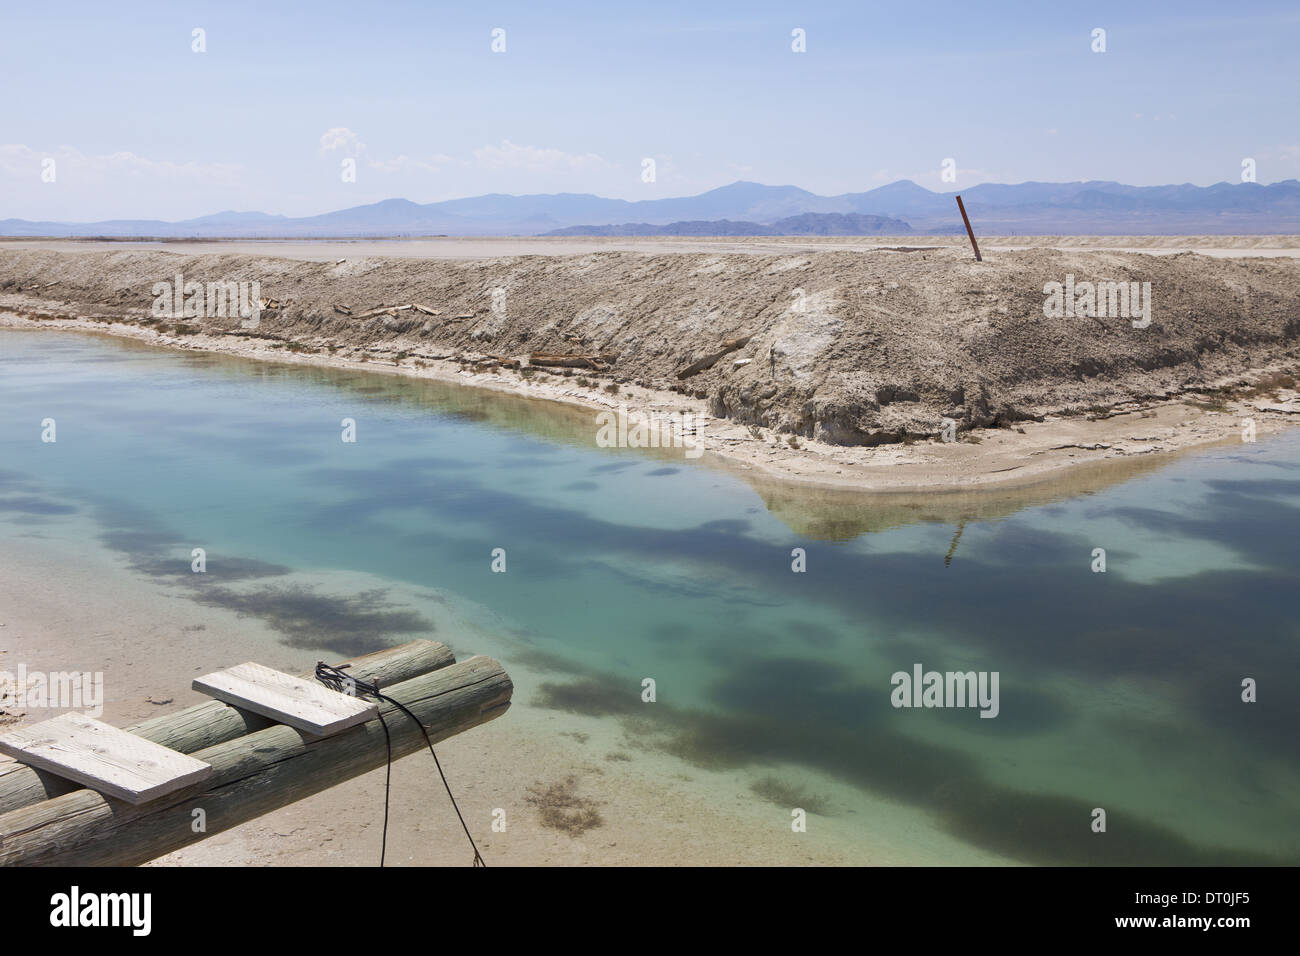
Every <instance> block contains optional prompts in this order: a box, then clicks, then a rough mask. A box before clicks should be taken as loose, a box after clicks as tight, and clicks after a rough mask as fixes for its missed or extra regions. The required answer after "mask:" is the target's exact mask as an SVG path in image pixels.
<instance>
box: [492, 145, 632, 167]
mask: <svg viewBox="0 0 1300 956" xmlns="http://www.w3.org/2000/svg"><path fill="white" fill-rule="evenodd" d="M474 159H475V161H476V162H477V163H478V165H479V167H480V168H482V169H532V170H586V171H591V170H598V169H612V168H614V164H612V163H610V162H607V161H606V160H605V159H604V158H603V157H601V156H598V155H596V154H595V153H566V152H564V151H563V150H560V149H543V148H539V147H537V146H520V145H518V144H516V143H512V142H510V140H508V139H503V140H502V141H501V145H500V146H480V147H479V148H478V149H476V150H474Z"/></svg>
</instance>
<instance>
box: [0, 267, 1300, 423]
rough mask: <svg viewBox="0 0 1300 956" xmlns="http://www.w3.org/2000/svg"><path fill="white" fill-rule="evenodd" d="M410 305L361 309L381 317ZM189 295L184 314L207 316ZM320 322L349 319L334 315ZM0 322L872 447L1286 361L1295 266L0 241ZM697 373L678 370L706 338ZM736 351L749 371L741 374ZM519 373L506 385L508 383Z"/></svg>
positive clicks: (1297, 311)
mask: <svg viewBox="0 0 1300 956" xmlns="http://www.w3.org/2000/svg"><path fill="white" fill-rule="evenodd" d="M178 274H181V275H183V276H184V281H185V282H186V283H190V282H197V283H203V284H205V287H206V284H207V283H216V282H240V281H246V282H252V281H256V282H258V283H259V285H260V293H261V297H262V298H264V299H268V300H272V302H273V305H272V307H270V308H268V309H266V310H264V311H263V312H262V313H261V316H260V325H259V327H258V328H257V329H256V330H255V331H246V330H242V329H241V328H240V319H239V317H238V316H228V317H209V316H207V315H203V314H198V315H188V316H184V317H181V318H179V319H177V318H172V317H167V318H163V319H157V318H155V317H154V316H153V315H152V309H153V305H154V302H155V298H156V295H157V294H156V292H155V286H156V284H158V283H174V282H175V279H176V276H177V275H178ZM1067 276H1073V282H1074V283H1076V284H1079V283H1083V282H1093V283H1099V282H1107V281H1113V282H1127V283H1133V282H1137V283H1144V282H1147V283H1150V288H1151V304H1152V314H1151V316H1150V324H1149V326H1148V327H1146V328H1134V327H1133V321H1132V320H1131V319H1130V318H1127V317H1106V318H1098V317H1095V316H1079V317H1068V316H1062V317H1060V318H1049V317H1046V316H1045V315H1044V308H1043V307H1044V300H1045V299H1046V298H1047V296H1046V295H1045V293H1044V291H1043V290H1044V285H1045V284H1046V283H1048V282H1059V283H1065V282H1066V281H1067ZM410 303H416V304H420V305H423V306H425V307H427V308H429V309H431V310H433V311H435V312H437V313H439V314H437V315H430V314H426V313H425V312H421V311H418V310H416V309H406V310H402V311H396V312H394V313H391V314H380V315H372V316H370V317H365V318H363V317H360V316H359V313H362V312H365V311H368V310H373V309H376V308H378V307H380V306H388V305H404V304H410ZM206 304H207V303H205V305H206ZM336 307H343V308H345V309H348V310H350V311H351V312H352V313H353V314H351V315H347V314H343V313H342V312H340V311H339V310H338V309H336ZM0 308H2V309H5V310H9V311H15V312H22V313H26V314H29V315H36V316H38V317H40V316H51V317H53V316H58V317H63V316H82V317H95V318H100V319H102V320H107V321H111V322H125V323H133V324H143V325H144V326H145V327H154V328H158V327H160V326H161V327H164V328H165V329H166V330H169V331H171V332H173V333H175V332H178V331H179V332H182V333H185V332H193V331H202V332H207V333H228V334H238V335H247V336H258V337H269V338H273V339H276V340H279V341H280V342H282V343H285V346H286V347H287V348H290V349H293V350H326V349H329V350H331V351H335V352H337V354H339V355H347V354H349V353H351V352H353V351H354V350H359V351H365V352H367V353H368V354H374V355H387V356H390V357H391V356H398V355H402V356H410V357H413V358H416V359H418V358H421V357H426V358H438V359H448V358H450V359H452V360H461V361H466V362H475V361H477V360H481V359H482V358H483V357H484V356H496V357H500V358H507V359H512V358H526V357H527V356H528V355H529V354H530V353H535V352H545V353H584V354H597V353H599V354H607V355H609V356H611V360H610V364H609V367H608V369H605V370H601V371H596V372H593V371H590V370H579V371H578V372H577V373H576V374H579V375H583V376H587V377H589V378H591V379H593V380H597V381H603V380H606V379H609V380H613V381H618V382H623V383H626V382H632V383H636V384H638V385H642V386H645V387H649V388H655V389H673V390H677V391H680V392H682V393H684V394H687V395H690V396H692V397H693V398H699V399H706V400H707V401H708V402H709V404H710V406H711V408H712V409H713V411H714V413H715V414H717V415H719V416H725V417H729V418H732V419H734V420H736V421H739V422H743V423H752V424H755V425H759V426H763V427H767V428H771V429H775V430H777V431H781V432H790V433H794V434H797V435H803V436H807V437H810V438H815V439H818V440H820V441H824V442H830V443H833V444H868V445H871V444H877V443H881V442H889V441H898V440H903V439H910V438H911V437H919V436H935V435H937V434H938V433H939V432H940V430H941V429H942V427H943V420H944V419H945V418H950V419H953V420H955V421H957V422H958V423H959V428H961V429H967V428H978V427H988V426H998V425H1007V424H1011V423H1014V422H1018V421H1024V420H1030V419H1035V420H1037V419H1041V418H1042V417H1044V416H1046V415H1058V414H1071V413H1076V412H1083V411H1088V410H1096V409H1099V408H1102V407H1110V406H1114V405H1117V404H1120V403H1124V402H1128V401H1133V400H1147V399H1152V398H1161V397H1168V396H1171V395H1177V394H1180V393H1182V392H1184V391H1188V390H1192V389H1204V388H1207V387H1212V386H1215V385H1221V384H1224V383H1225V382H1228V383H1232V382H1236V383H1237V384H1248V383H1249V382H1250V381H1251V380H1252V373H1254V372H1257V371H1258V370H1260V369H1278V368H1281V369H1290V370H1295V369H1296V368H1297V366H1298V364H1300V262H1296V261H1295V260H1291V259H1258V258H1254V259H1217V258H1207V257H1203V256H1198V255H1195V254H1190V253H1188V254H1181V255H1160V256H1152V255H1145V254H1140V253H1120V252H1089V251H1082V250H1077V249H1070V250H1056V249H1032V250H1020V251H1007V252H998V253H996V254H993V255H991V256H989V257H988V259H987V260H986V261H985V262H982V263H979V262H974V261H972V260H971V258H970V256H969V254H968V253H967V252H964V251H961V250H959V249H933V250H918V251H890V250H878V251H873V252H868V253H856V252H819V253H798V254H794V255H749V254H719V255H708V254H689V255H688V254H666V255H642V254H633V253H597V254H590V255H581V256H546V257H543V256H523V257H508V258H496V259H488V260H478V261H470V262H457V261H440V260H430V259H400V258H349V259H345V260H342V261H339V262H336V263H335V262H330V263H322V262H308V261H301V260H292V259H280V258H270V257H263V256H252V255H232V254H213V255H176V254H172V253H166V252H156V251H140V250H128V251H121V252H107V253H101V252H95V253H76V252H72V253H68V252H53V251H47V250H33V249H21V250H14V251H3V250H0ZM744 336H751V338H750V339H749V341H748V343H747V344H746V345H745V346H744V347H742V348H739V349H737V350H735V351H732V352H730V353H728V354H727V355H725V356H723V357H722V358H721V359H719V360H718V361H717V362H716V363H715V364H713V365H712V367H710V368H708V369H706V370H704V371H701V372H699V373H698V374H696V375H693V376H691V377H689V378H686V379H683V380H679V379H678V377H677V376H678V373H679V372H681V371H682V370H684V369H686V368H688V367H689V366H691V365H692V363H696V362H698V361H699V360H700V359H702V358H704V357H706V356H709V355H710V354H712V353H715V352H717V351H718V350H719V349H720V348H721V346H722V344H723V343H724V342H726V341H728V340H734V339H736V338H740V337H744ZM746 359H748V360H749V361H748V362H744V361H743V360H746ZM524 374H527V372H526V370H525V372H524Z"/></svg>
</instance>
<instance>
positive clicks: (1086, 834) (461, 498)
mask: <svg viewBox="0 0 1300 956" xmlns="http://www.w3.org/2000/svg"><path fill="white" fill-rule="evenodd" d="M344 418H351V419H354V420H355V422H356V441H355V442H354V443H347V442H344V441H342V440H341V433H342V428H341V425H340V423H341V420H342V419H344ZM44 419H54V420H55V423H56V428H57V441H56V442H54V443H46V442H42V441H41V431H42V421H43V420H44ZM595 433H596V428H595V423H594V417H593V416H592V415H590V414H589V413H585V412H579V411H575V410H572V409H564V408H558V407H556V406H543V405H540V404H538V403H532V402H528V401H526V400H522V399H517V398H512V397H504V396H494V395H492V394H490V393H487V392H484V391H482V390H477V389H470V388H459V387H456V386H450V385H442V384H433V383H428V382H419V381H412V380H409V379H401V378H397V377H394V376H386V375H378V374H367V373H361V372H344V371H336V370H328V369H313V368H310V367H302V366H290V365H275V364H268V363H257V362H250V361H242V360H235V359H227V358H222V357H217V356H211V355H203V354H200V353H178V352H168V351H162V350H155V349H150V348H146V347H143V346H138V345H135V344H131V343H125V342H122V341H117V340H110V339H107V338H100V337H95V336H83V335H73V334H68V333H63V332H6V331H0V537H8V536H11V535H17V534H28V535H30V534H33V533H40V532H41V529H42V527H43V526H46V525H49V524H52V523H56V522H78V521H80V522H85V526H86V534H87V536H88V538H89V539H90V541H91V542H93V546H95V547H106V548H109V549H112V550H113V551H115V552H118V553H120V554H123V555H125V556H127V557H128V559H129V560H130V561H131V562H132V564H133V566H134V567H135V568H136V569H137V570H138V571H139V573H140V574H142V575H147V576H150V577H152V578H155V579H159V580H162V581H164V582H167V583H169V584H174V586H176V587H182V588H187V589H189V590H190V591H191V592H192V594H193V597H194V600H196V601H200V602H203V603H206V604H215V605H221V606H227V607H230V608H233V609H235V610H237V611H239V612H241V613H245V614H250V615H257V616H258V617H260V618H262V619H264V620H266V621H269V622H270V623H271V624H272V625H273V626H274V627H275V628H276V630H277V632H278V633H280V634H282V635H283V639H284V640H285V641H286V642H289V643H291V644H301V645H302V646H304V647H307V646H311V647H322V646H323V647H327V648H329V649H331V650H332V651H335V652H337V654H338V656H339V658H343V657H348V656H352V655H353V654H356V653H359V652H364V651H367V650H371V649H374V648H375V647H378V646H385V645H389V644H394V643H400V642H402V641H405V640H410V639H412V638H414V637H417V636H432V637H435V638H437V639H441V640H445V641H447V642H448V643H450V644H452V645H453V647H455V648H456V649H457V651H458V652H460V653H464V652H474V651H481V652H484V653H492V654H493V655H494V656H498V657H499V658H500V659H501V660H502V662H503V664H504V665H505V667H506V669H507V671H509V670H510V669H511V663H512V658H513V659H515V660H517V661H518V662H527V663H528V664H529V666H533V667H540V668H542V669H544V670H545V671H546V672H547V673H548V675H549V676H548V679H547V680H546V681H545V682H544V683H542V684H541V685H540V686H539V688H538V689H537V692H536V696H535V699H534V701H533V703H535V704H537V705H538V706H540V707H543V708H547V709H550V710H553V711H567V712H576V713H581V714H587V715H593V716H595V717H598V718H600V719H602V720H607V721H610V722H617V723H619V724H620V725H621V726H622V728H623V731H624V732H625V733H626V734H628V735H629V736H631V737H633V738H635V739H637V740H638V741H640V742H641V744H642V745H643V747H644V749H645V751H646V752H647V753H653V754H656V755H659V756H660V757H661V758H662V759H664V760H666V761H672V762H675V763H676V764H678V765H679V766H690V767H694V768H697V770H698V771H700V772H705V771H707V770H709V769H718V768H737V767H746V768H754V769H755V771H756V772H761V771H762V768H764V767H772V766H779V767H791V766H795V767H802V768H806V769H807V770H808V771H809V772H810V773H815V774H817V775H818V778H819V779H827V778H830V779H833V780H835V781H837V783H838V786H839V788H840V789H837V790H836V794H837V796H836V798H835V800H834V801H832V804H831V805H830V806H828V807H826V808H824V810H823V812H826V813H828V814H837V813H838V814H843V813H846V812H849V811H850V810H851V807H850V806H849V803H851V802H852V800H853V797H852V795H853V794H861V795H862V796H863V798H864V799H866V798H867V797H870V798H871V799H873V800H880V799H882V798H883V799H886V800H890V801H895V802H897V803H900V804H905V805H907V806H910V807H914V808H917V809H919V810H921V811H924V813H925V815H926V819H927V820H929V821H930V822H931V824H932V826H933V827H935V828H936V829H937V830H940V831H942V832H944V833H946V834H948V835H949V836H952V837H956V838H958V839H960V840H961V841H963V842H964V843H968V844H970V845H971V846H972V847H976V848H979V849H980V850H982V851H987V852H988V853H990V854H996V855H998V856H1001V857H1003V858H1009V859H1011V860H1014V861H1021V862H1030V863H1118V864H1128V863H1152V864H1157V863H1168V864H1202V863H1225V864H1235V863H1240V864H1253V863H1287V864H1292V865H1294V864H1296V863H1300V826H1298V825H1297V824H1298V822H1300V627H1298V625H1297V620H1298V617H1297V613H1296V609H1297V597H1298V596H1300V579H1298V576H1297V572H1296V559H1297V553H1298V551H1300V549H1298V548H1297V542H1298V541H1300V434H1297V433H1295V432H1292V433H1291V434H1288V435H1286V436H1283V437H1281V438H1277V439H1270V440H1264V441H1261V442H1259V443H1257V444H1241V445H1239V446H1233V447H1225V448H1218V449H1213V450H1209V451H1205V452H1201V453H1197V454H1194V455H1192V456H1188V457H1185V458H1182V459H1180V460H1178V461H1175V462H1173V463H1171V464H1170V465H1168V466H1167V467H1165V468H1162V469H1159V470H1155V471H1153V472H1151V473H1149V474H1146V475H1143V476H1140V477H1136V478H1132V479H1129V480H1126V481H1124V482H1122V483H1118V484H1114V485H1112V486H1110V487H1108V488H1104V489H1103V490H1100V491H1095V492H1093V493H1090V494H1086V495H1082V496H1077V497H1073V498H1071V497H1063V498H1062V499H1061V500H1056V501H1050V500H1049V501H1047V502H1046V503H1043V499H1042V498H1041V497H1040V498H1039V499H1037V501H1038V503H1035V504H1030V505H1027V506H1025V507H1019V508H1017V507H1008V508H1005V509H1003V510H1004V513H1000V514H995V515H992V516H983V517H981V516H978V515H976V516H973V517H970V518H969V519H967V520H965V521H964V522H958V521H953V520H946V519H945V520H942V521H935V520H927V515H926V510H925V508H923V507H922V508H918V509H916V510H915V518H913V519H906V520H904V519H898V520H892V519H891V520H890V521H884V522H881V525H880V529H879V530H874V531H870V532H863V533H856V532H854V531H853V530H852V529H850V530H848V531H845V530H844V528H843V527H842V526H837V527H839V530H838V531H837V532H836V533H834V534H827V535H826V536H821V535H819V534H817V533H814V532H811V531H809V530H808V529H809V527H812V525H809V524H806V523H800V522H788V521H787V520H786V518H785V517H783V512H782V511H781V510H776V511H773V510H769V507H768V506H767V504H765V499H764V498H763V497H762V496H760V494H759V493H758V491H756V490H755V488H754V487H752V486H751V485H750V484H747V483H746V482H745V481H743V480H741V479H740V478H738V477H734V476H733V475H732V474H730V473H728V472H725V471H722V470H720V469H717V468H711V467H707V466H705V465H702V464H700V463H698V462H692V461H687V460H685V459H684V458H682V457H681V456H680V452H679V453H678V457H672V456H670V455H668V454H662V455H658V456H654V457H652V456H649V455H647V454H643V453H639V452H635V451H618V450H608V449H600V448H597V447H595V442H594V439H595ZM706 443H707V439H706ZM789 494H791V495H794V496H795V497H796V498H797V496H798V492H790V493H789ZM856 507H857V509H858V511H859V513H864V512H865V513H869V512H870V511H871V509H872V507H873V505H872V504H871V499H865V498H864V499H861V500H860V501H859V502H858V504H857V505H856ZM787 517H788V516H787ZM830 524H831V525H834V522H833V521H832V522H830ZM794 527H798V528H801V529H802V530H803V533H800V532H798V531H796V530H793V528H794ZM959 528H960V534H958V531H959ZM88 546H91V545H90V544H88ZM196 547H201V548H204V549H205V551H206V555H207V571H206V573H205V574H203V575H196V574H193V573H192V572H191V570H190V560H191V558H190V555H191V550H192V549H193V548H196ZM497 548H501V549H504V550H505V554H506V567H507V570H506V572H505V573H494V572H493V571H492V561H493V549H497ZM795 548H802V549H804V551H805V552H806V561H807V570H806V572H804V573H794V572H792V570H791V562H792V557H791V551H792V549H795ZM1096 548H1104V549H1105V555H1106V572H1105V573H1094V572H1093V570H1092V566H1093V564H1094V557H1093V552H1094V549H1096ZM0 555H3V550H2V548H0ZM339 571H346V572H364V573H365V574H366V575H371V576H373V577H374V578H376V579H382V580H383V581H387V582H392V584H393V586H394V588H399V587H400V588H406V589H410V588H416V589H425V590H426V591H427V592H428V593H430V594H434V595H436V596H437V597H438V599H439V600H440V601H442V602H452V603H454V604H456V605H457V607H458V608H460V609H461V610H462V612H463V613H464V614H465V615H467V616H469V617H472V618H473V619H474V620H476V622H477V625H478V626H479V627H480V628H481V629H482V631H483V633H489V632H490V634H491V635H492V639H493V642H494V643H493V646H491V647H478V646H474V643H473V641H469V640H461V639H459V638H458V636H457V635H455V634H440V633H434V634H430V633H429V622H428V621H427V620H426V618H425V617H423V616H422V614H421V612H420V611H419V610H418V609H412V608H411V607H409V606H407V605H405V604H401V603H392V602H390V601H389V600H388V598H387V592H386V591H385V590H384V589H383V588H379V589H371V590H367V591H364V592H360V593H352V594H340V593H335V592H328V591H325V590H317V589H312V588H309V587H303V586H301V585H294V586H288V585H285V584H283V583H282V582H281V581H280V579H282V578H284V577H285V576H286V574H287V573H288V572H294V573H295V575H297V574H298V573H301V572H339ZM69 600H76V596H75V595H69ZM231 663H235V662H234V661H232V662H231ZM916 664H920V665H922V666H923V668H924V669H925V670H937V671H945V672H946V671H987V672H997V673H998V675H999V692H1000V695H999V713H998V716H997V717H996V718H994V719H981V718H980V717H979V712H978V710H977V709H971V708H948V709H925V708H918V709H896V708H894V707H893V706H892V705H891V692H892V691H893V687H892V686H891V675H893V674H894V673H895V672H898V671H904V672H907V673H909V674H910V673H911V672H912V670H913V667H914V665H916ZM645 678H653V679H654V681H655V683H656V693H657V701H656V702H655V703H653V704H648V703H643V702H642V700H641V693H642V681H643V679H645ZM1246 678H1253V679H1254V680H1255V681H1257V682H1258V690H1257V694H1258V701H1257V702H1255V703H1245V702H1243V701H1242V681H1243V680H1244V679H1246ZM513 717H514V712H512V714H511V715H508V716H507V717H506V718H505V719H507V720H510V719H513ZM539 732H541V731H539ZM842 794H848V795H849V796H848V797H844V796H842ZM806 801H807V802H808V803H809V804H810V805H809V807H808V809H810V810H813V811H814V812H817V811H818V810H819V808H817V807H814V806H812V805H811V804H812V803H813V802H814V801H813V795H808V796H807V797H806ZM846 801H847V802H846ZM1094 808H1102V809H1104V810H1105V811H1106V832H1104V833H1095V832H1093V830H1092V823H1093V811H1094Z"/></svg>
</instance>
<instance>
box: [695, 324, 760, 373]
mask: <svg viewBox="0 0 1300 956" xmlns="http://www.w3.org/2000/svg"><path fill="white" fill-rule="evenodd" d="M752 338H753V336H752V335H742V336H741V337H740V338H738V339H732V340H731V341H730V342H723V343H722V349H721V350H720V351H717V352H713V353H712V354H710V355H706V356H704V358H702V359H700V360H699V361H697V362H692V363H691V364H690V365H688V366H686V368H684V369H682V370H681V371H680V372H678V373H677V378H678V379H683V378H690V377H691V376H692V375H698V374H699V373H700V372H703V371H706V370H707V369H711V368H713V366H714V365H716V364H717V363H718V359H720V358H722V357H723V356H724V355H726V354H728V353H729V352H734V351H736V349H741V348H744V347H745V346H746V345H748V344H749V340H750V339H752Z"/></svg>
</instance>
